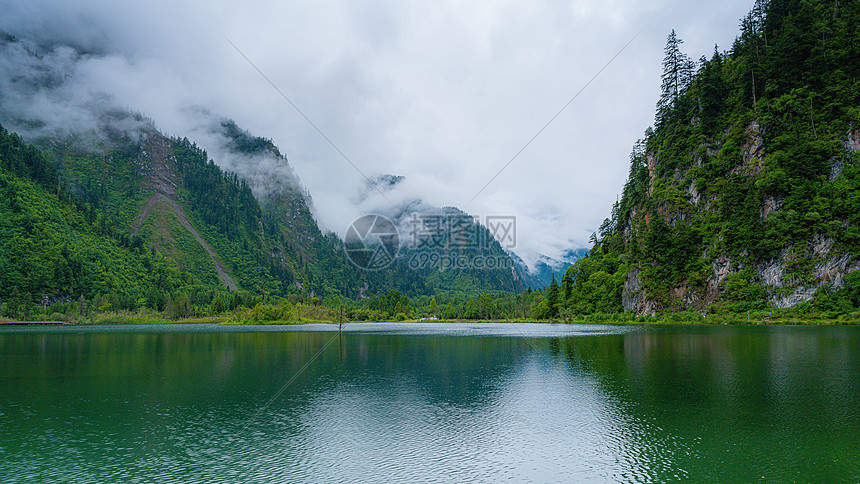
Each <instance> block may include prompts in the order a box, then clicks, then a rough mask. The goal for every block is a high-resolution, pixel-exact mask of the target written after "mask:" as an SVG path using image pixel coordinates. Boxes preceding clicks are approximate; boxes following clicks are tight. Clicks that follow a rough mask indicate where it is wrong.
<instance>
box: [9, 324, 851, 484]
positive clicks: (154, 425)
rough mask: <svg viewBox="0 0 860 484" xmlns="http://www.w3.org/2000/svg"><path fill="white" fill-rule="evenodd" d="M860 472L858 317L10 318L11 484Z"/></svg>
mask: <svg viewBox="0 0 860 484" xmlns="http://www.w3.org/2000/svg"><path fill="white" fill-rule="evenodd" d="M524 481H525V482H575V481H587V482H594V481H597V482H601V481H608V482H617V481H621V482H631V481H632V482H665V481H702V482H754V481H764V482H794V481H797V482H860V327H838V326H837V327H765V326H757V327H741V326H720V327H712V326H602V325H587V326H585V325H550V324H517V325H512V324H423V323H418V324H393V323H391V324H389V323H373V324H369V323H368V324H350V325H347V326H346V327H345V329H344V331H343V332H342V333H340V334H339V333H338V332H337V327H336V326H330V325H309V326H294V327H261V328H247V327H224V326H207V325H182V326H179V325H169V326H112V327H53V328H45V327H41V328H21V327H17V328H9V327H6V328H0V482H3V483H6V482H21V483H36V482H58V483H59V482H62V483H66V482H82V483H83V482H86V483H90V482H98V483H104V482H122V483H134V482H158V483H173V482H176V483H180V482H181V483H186V482H205V483H208V484H212V483H221V482H224V483H228V482H229V483H233V482H255V483H270V482H524Z"/></svg>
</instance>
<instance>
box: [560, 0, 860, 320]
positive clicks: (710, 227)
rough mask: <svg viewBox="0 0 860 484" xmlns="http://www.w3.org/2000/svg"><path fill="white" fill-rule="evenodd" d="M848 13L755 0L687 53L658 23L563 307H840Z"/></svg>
mask: <svg viewBox="0 0 860 484" xmlns="http://www.w3.org/2000/svg"><path fill="white" fill-rule="evenodd" d="M858 18H860V3H858V2H831V1H824V0H770V1H762V0H759V1H757V2H756V4H755V6H754V8H753V10H752V11H751V12H750V14H749V15H748V16H747V17H745V18H744V19H743V20H742V21H741V34H740V36H739V37H738V38H737V40H736V41H735V43H734V45H733V46H732V49H731V50H730V51H729V52H726V53H721V52H718V51H715V52H714V54H713V56H712V57H711V58H710V59H706V58H704V57H703V58H702V59H701V60H700V61H699V63H698V67H697V68H696V66H695V64H694V63H693V62H691V61H690V60H689V59H688V58H686V56H685V55H683V53H682V52H681V51H680V45H681V41H680V39H678V38H677V37H676V36H675V33H674V32H672V35H670V37H669V41H668V42H667V46H666V60H665V62H664V77H663V93H662V96H661V99H660V103H658V112H657V123H656V127H655V128H654V129H653V130H652V129H649V130H648V131H647V132H646V137H645V139H644V140H643V141H641V142H640V143H638V144H637V146H636V147H634V150H633V153H632V155H631V167H630V177H629V179H628V182H627V184H626V185H625V187H624V192H623V196H622V198H621V200H620V202H619V203H618V204H617V205H616V206H615V207H614V208H613V213H612V216H611V217H610V218H608V219H607V220H606V222H605V223H604V224H603V226H602V227H601V232H600V234H599V241H598V243H597V244H596V245H595V247H594V249H593V250H592V252H591V255H590V256H589V257H588V258H586V259H583V260H582V261H581V262H579V263H578V264H576V265H575V266H574V267H573V268H572V269H571V270H570V273H569V275H570V277H571V278H573V280H575V284H573V288H572V290H571V293H570V295H569V299H568V301H567V306H568V307H569V308H571V310H572V311H574V312H589V311H610V312H611V311H620V310H621V309H624V310H629V311H634V312H637V313H649V314H650V313H661V312H667V311H681V310H688V309H692V310H698V311H703V310H705V309H706V308H710V309H712V310H718V309H720V308H727V309H732V310H737V311H745V310H748V309H755V308H763V307H766V306H767V305H770V306H773V307H793V306H797V305H799V304H800V305H802V306H803V307H812V306H814V307H816V308H817V309H818V310H846V309H847V308H850V307H852V305H854V306H855V307H856V304H857V303H858V302H860V301H854V300H853V299H852V298H855V296H854V295H853V294H854V292H853V291H855V290H856V287H857V279H858V278H857V274H858V273H857V272H855V271H857V269H858V268H860V261H858V259H857V256H856V254H857V250H858V249H860V163H858V147H860V145H858V141H857V140H858V138H860V85H858V75H860V61H858V59H860V30H858V27H857V23H858V22H857V19H858ZM855 299H856V298H855Z"/></svg>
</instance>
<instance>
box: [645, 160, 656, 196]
mask: <svg viewBox="0 0 860 484" xmlns="http://www.w3.org/2000/svg"><path fill="white" fill-rule="evenodd" d="M645 164H646V166H647V167H648V196H651V194H652V193H653V192H654V182H656V181H657V155H655V154H654V152H652V151H649V152H648V153H647V154H646V155H645Z"/></svg>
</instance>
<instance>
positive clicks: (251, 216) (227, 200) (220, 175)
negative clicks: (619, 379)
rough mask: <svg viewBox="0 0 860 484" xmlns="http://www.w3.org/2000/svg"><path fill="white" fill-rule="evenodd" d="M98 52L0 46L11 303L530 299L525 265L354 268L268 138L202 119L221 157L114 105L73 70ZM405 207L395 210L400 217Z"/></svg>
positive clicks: (129, 305)
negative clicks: (267, 297)
mask: <svg viewBox="0 0 860 484" xmlns="http://www.w3.org/2000/svg"><path fill="white" fill-rule="evenodd" d="M89 55H92V54H84V53H80V52H77V51H75V50H74V49H72V48H71V47H68V46H53V47H51V48H48V49H47V50H45V49H44V48H40V47H36V46H33V45H30V44H27V43H25V42H23V41H20V40H18V39H15V38H13V37H11V36H3V38H2V39H0V61H2V64H3V65H4V66H5V68H4V73H3V75H0V123H2V124H3V129H2V133H0V180H2V186H0V190H4V192H3V194H4V196H3V203H2V204H0V211H2V222H0V302H2V303H5V304H7V309H8V308H9V307H18V306H21V307H25V306H27V305H28V304H30V303H39V302H44V303H45V304H47V303H50V302H51V301H54V300H62V301H70V300H75V301H77V300H78V299H80V300H81V303H82V304H83V303H84V302H89V303H95V304H96V306H98V307H102V306H104V307H110V308H114V309H128V310H133V309H137V308H143V307H147V308H151V309H155V310H159V311H161V310H165V308H166V307H168V306H170V307H173V308H175V307H176V306H177V304H179V305H181V306H182V307H190V306H195V305H201V306H202V305H206V306H208V305H210V304H213V302H214V301H215V300H218V299H220V300H221V301H222V302H221V303H219V304H220V305H222V306H224V305H226V306H233V307H235V306H237V305H246V306H248V305H253V304H250V302H249V298H250V297H251V296H254V297H258V298H259V297H261V296H262V295H263V294H271V295H276V296H282V297H287V296H289V297H290V298H291V299H293V300H310V299H311V298H313V297H315V296H317V297H320V298H321V297H325V296H346V297H350V298H362V297H365V296H369V295H372V294H379V293H383V294H385V293H388V292H389V291H390V290H400V291H402V292H403V293H404V294H409V295H421V294H430V295H432V294H448V295H458V294H478V293H480V292H482V291H491V292H511V291H520V290H522V288H523V287H522V285H521V284H519V282H518V280H517V279H516V273H515V271H514V270H513V269H512V267H513V264H509V265H507V266H506V267H504V268H500V269H495V270H485V269H483V268H481V269H477V270H473V269H459V268H451V267H439V266H434V265H432V264H431V265H426V264H425V265H422V266H420V267H418V266H415V264H414V263H410V257H413V256H415V254H416V251H414V250H411V249H410V248H409V247H408V246H407V244H405V242H406V241H404V248H403V250H402V251H401V255H400V256H399V257H398V258H397V259H396V260H395V261H394V263H393V264H392V265H391V266H390V267H387V268H385V269H384V270H378V271H367V270H364V269H363V268H360V267H357V266H356V265H354V264H352V263H351V262H350V261H349V259H348V258H347V256H346V254H345V252H344V249H343V242H342V241H341V240H339V239H338V237H337V236H335V235H334V234H330V233H329V234H324V233H322V232H321V230H320V229H319V227H318V225H317V223H316V222H315V220H314V218H313V215H312V211H311V204H312V201H311V198H310V195H309V194H308V193H307V191H306V190H305V189H304V188H303V187H302V186H301V184H300V181H299V180H298V177H297V176H296V175H295V173H294V172H293V171H292V169H291V168H290V166H289V163H288V161H287V159H286V157H285V156H283V155H282V154H281V153H280V151H279V150H278V148H277V147H276V146H275V145H274V144H273V143H272V142H271V140H267V139H264V138H259V137H256V136H253V135H251V134H250V133H248V132H246V131H244V130H242V129H241V128H240V127H238V126H237V125H236V123H234V122H233V121H231V120H229V119H227V118H221V117H217V116H215V115H213V114H211V113H209V112H207V111H205V110H193V111H192V112H191V114H190V115H192V116H195V117H196V119H197V120H198V124H200V125H201V126H204V128H203V129H202V130H198V131H197V132H196V133H193V134H194V135H198V136H202V137H205V138H206V139H207V141H208V142H209V145H211V146H214V147H215V148H214V149H215V151H214V152H213V153H211V154H210V153H207V152H206V151H204V150H203V149H202V148H201V147H200V146H199V145H198V144H196V143H195V142H194V141H193V140H190V139H188V138H186V137H173V138H172V137H168V136H166V135H164V134H163V133H161V132H160V131H159V130H158V128H157V127H156V126H155V125H154V123H153V122H152V121H151V120H149V119H147V118H146V117H144V116H142V115H139V114H133V113H130V112H128V111H127V110H125V109H122V108H119V107H117V106H116V105H115V104H114V103H113V102H112V101H111V99H110V97H109V96H107V95H104V94H101V93H97V94H95V95H93V94H89V93H84V94H81V93H80V92H78V91H75V90H74V86H73V85H72V84H73V82H74V65H75V62H78V61H80V60H81V59H83V58H86V57H87V56H89ZM46 106H47V107H46ZM7 129H8V130H9V131H7ZM12 130H15V131H19V132H21V133H22V136H23V137H22V136H19V135H17V134H15V133H12V132H10V131H12ZM411 208H412V209H414V208H416V207H411ZM419 208H420V209H422V210H425V211H426V210H429V208H428V207H424V206H421V207H419ZM407 209H410V207H402V210H401V213H398V214H396V215H397V217H398V218H397V219H398V220H400V221H401V222H403V221H405V219H406V218H407V217H409V216H410V213H411V212H409V211H408V210H407ZM432 210H435V211H437V212H439V215H445V216H446V217H448V216H450V217H460V218H463V217H465V218H468V216H467V215H466V214H464V213H462V212H459V211H457V210H456V209H436V208H432ZM467 225H468V226H469V229H470V231H471V232H473V233H476V234H479V235H480V236H481V239H482V240H485V241H486V242H487V245H486V247H481V248H473V249H475V250H474V251H473V252H472V253H470V255H482V256H493V257H495V258H497V259H507V260H508V261H510V257H509V256H508V255H507V254H506V253H505V252H504V250H503V249H502V248H501V246H500V245H499V244H498V242H496V241H495V240H494V239H493V238H492V236H490V235H489V233H488V232H487V230H486V228H485V227H483V226H480V225H478V224H474V223H472V222H470V223H469V224H467ZM469 250H471V248H470V249H469ZM446 251H448V252H446V253H452V252H451V251H453V252H456V253H463V250H461V249H458V248H453V249H450V250H448V249H446ZM466 252H468V250H467V251H466ZM177 299H179V303H177ZM10 304H11V306H9V305H10ZM8 312H9V314H15V313H16V312H15V311H8ZM180 312H181V311H180Z"/></svg>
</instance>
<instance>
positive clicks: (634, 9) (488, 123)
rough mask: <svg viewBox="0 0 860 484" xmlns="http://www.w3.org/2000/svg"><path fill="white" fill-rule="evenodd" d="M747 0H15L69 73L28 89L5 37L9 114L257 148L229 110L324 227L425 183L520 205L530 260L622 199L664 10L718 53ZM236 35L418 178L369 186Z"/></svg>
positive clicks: (298, 91)
mask: <svg viewBox="0 0 860 484" xmlns="http://www.w3.org/2000/svg"><path fill="white" fill-rule="evenodd" d="M751 3H752V2H751V1H749V0H745V1H739V0H729V1H728V2H721V3H718V4H712V3H705V2H683V1H681V0H659V1H657V2H646V3H643V2H634V1H632V0H613V1H610V2H606V1H597V0H593V1H592V0H580V1H576V2H569V3H564V2H562V3H559V2H551V1H539V2H526V3H523V2H514V1H495V0H494V1H490V0H486V1H478V2H470V3H468V4H464V3H462V2H456V1H453V0H451V1H443V2H434V3H420V2H389V1H371V2H361V3H355V2H347V1H345V0H344V1H341V0H329V1H323V2H306V3H303V2H288V3H286V4H278V5H275V6H273V5H271V4H270V3H268V2H260V1H251V2H245V3H241V4H237V3H236V2H224V1H215V2H203V1H197V0H182V1H178V2H176V1H172V2H167V1H155V2H146V3H145V4H128V5H125V4H122V5H120V4H116V3H115V2H108V1H106V0H84V1H80V2H73V3H69V2H65V1H60V0H31V1H29V2H16V1H11V0H0V10H2V11H3V12H4V15H3V17H2V19H0V29H2V30H4V31H7V32H10V33H11V34H13V35H16V36H18V37H20V38H22V39H26V40H27V41H28V42H31V43H32V45H33V46H34V48H40V49H42V50H43V52H44V53H45V54H44V55H45V56H46V57H45V58H44V60H45V62H46V63H48V64H51V65H55V66H57V71H58V72H62V73H63V76H65V77H62V78H61V79H60V83H59V84H58V85H59V86H60V87H59V88H57V89H52V90H44V91H42V92H37V93H35V94H34V93H33V92H25V91H21V90H20V89H19V90H16V89H14V88H12V87H10V85H9V82H10V81H9V78H15V76H16V75H22V71H20V70H15V69H16V68H18V67H22V66H23V67H27V65H26V62H23V61H22V59H21V55H19V54H21V53H20V52H19V53H15V52H11V51H8V50H7V51H4V53H3V56H2V59H0V62H2V63H3V64H2V66H0V68H3V69H4V70H3V72H4V73H5V74H4V75H3V77H4V79H3V80H0V96H2V99H0V103H2V106H3V108H4V110H5V111H4V116H6V117H7V119H4V120H2V121H3V122H4V123H8V122H9V119H8V117H9V116H12V117H17V118H18V121H21V120H23V119H24V118H26V117H31V118H34V119H40V120H42V122H43V123H44V124H43V125H29V126H27V125H25V124H24V123H21V125H22V126H24V127H25V128H27V129H30V130H32V131H31V134H35V133H38V132H39V130H48V129H55V130H62V129H64V128H65V129H68V127H70V126H74V127H75V129H98V128H99V126H100V123H101V122H102V121H101V120H100V119H99V116H97V115H94V114H93V113H99V112H101V113H104V112H110V110H111V108H112V107H116V108H120V109H129V110H131V111H134V112H140V113H143V114H144V115H145V116H146V117H148V118H151V119H152V120H153V122H154V123H155V125H156V126H158V127H159V128H160V129H162V130H163V131H165V132H166V133H167V134H170V135H176V136H187V137H189V138H190V139H193V140H196V141H197V142H198V144H200V145H201V146H203V147H204V148H205V149H207V151H208V152H209V153H210V156H212V157H213V158H214V159H215V161H216V162H217V163H219V164H221V165H222V166H224V167H225V168H227V169H231V170H234V171H238V172H241V170H242V168H243V167H244V166H246V165H247V164H248V160H242V159H240V158H237V157H235V156H233V155H231V154H230V153H229V150H225V149H224V146H223V139H219V137H218V136H216V135H213V133H212V132H211V130H210V129H209V127H210V125H208V124H207V123H210V122H211V121H212V120H211V119H208V118H206V117H203V118H201V117H199V116H197V115H195V114H194V113H195V112H196V113H198V114H199V112H200V111H199V110H200V109H202V110H205V111H206V112H209V113H214V114H213V115H212V117H214V119H220V116H229V117H230V118H232V119H235V120H236V122H237V124H238V125H239V126H241V127H243V128H245V129H248V130H249V131H250V132H252V133H254V134H255V135H258V136H263V137H265V138H269V139H272V140H273V141H274V143H275V144H276V145H277V146H278V147H279V148H280V150H281V151H282V152H283V153H284V154H285V155H287V156H288V157H289V160H290V164H291V165H292V167H293V168H294V170H295V172H296V175H297V176H298V177H299V178H300V179H301V182H302V183H303V184H304V185H305V186H306V187H307V188H308V190H309V191H310V193H311V194H312V195H313V199H314V203H315V214H316V216H317V218H318V220H319V222H320V224H321V225H322V226H323V227H324V228H327V229H330V230H333V231H335V232H338V233H341V234H342V232H343V231H344V230H345V228H346V227H347V226H348V225H349V223H350V222H351V221H352V220H353V219H354V218H356V217H357V216H359V215H361V214H362V213H366V212H367V211H372V210H378V211H380V212H385V211H386V205H387V204H391V203H394V204H395V205H396V204H400V203H407V202H409V201H413V200H423V201H425V202H426V203H428V204H432V205H435V206H447V205H451V206H458V207H460V208H464V209H466V210H467V211H469V212H471V213H474V214H476V215H480V216H486V215H514V216H516V217H517V219H518V224H519V240H518V248H517V250H518V253H519V254H520V255H522V257H523V258H524V259H525V260H526V261H529V262H532V261H534V260H536V258H537V256H538V254H546V255H550V256H557V255H559V254H561V253H562V252H563V251H565V250H567V249H571V248H577V247H584V246H587V245H588V236H589V235H590V233H591V232H593V231H595V230H597V227H598V226H599V225H600V223H601V222H602V220H603V218H605V217H606V216H608V214H609V212H610V208H611V205H612V203H613V202H615V200H616V198H617V196H618V193H619V192H620V190H621V188H622V185H623V183H624V181H625V177H626V175H627V168H628V167H627V160H628V154H629V151H630V147H631V146H632V144H633V143H634V142H635V141H636V139H637V138H639V137H641V136H642V133H643V132H644V130H645V128H647V127H648V125H649V124H650V123H651V122H652V119H653V112H654V103H655V101H656V99H657V96H658V91H659V84H660V78H659V76H660V61H661V60H662V49H663V45H664V43H665V38H666V35H667V33H668V32H669V30H671V29H672V28H675V29H676V30H677V31H678V34H679V36H680V37H682V38H684V39H686V40H687V43H686V44H685V46H684V47H685V50H686V52H688V54H689V55H690V56H691V57H693V58H698V57H699V56H700V55H709V54H710V52H711V51H712V49H713V44H714V43H719V44H720V45H721V46H724V47H728V46H729V45H730V44H731V41H732V40H733V39H734V36H735V34H736V31H737V20H738V19H739V18H740V17H741V16H743V15H744V14H745V13H746V11H747V10H748V9H749V8H750V7H751ZM637 33H638V34H639V35H638V37H637V38H636V40H635V41H634V42H633V43H632V44H631V45H630V46H629V47H628V48H627V49H626V50H625V51H624V52H623V53H621V54H620V55H619V56H618V58H617V59H616V61H615V62H613V63H612V64H611V65H610V66H609V67H608V68H607V69H606V70H605V71H604V72H603V73H602V74H601V75H600V77H598V78H597V79H596V80H595V81H594V83H593V84H592V85H590V86H589V87H588V88H587V89H586V90H585V91H584V92H583V93H582V94H581V95H580V96H579V97H578V98H577V99H576V100H575V101H574V102H573V103H572V104H571V105H570V106H569V107H568V109H567V110H566V111H565V112H564V113H562V114H561V115H560V116H559V117H558V118H557V119H556V120H555V121H554V122H553V123H552V124H551V125H550V126H549V127H548V128H547V129H546V130H545V131H544V132H543V133H542V134H541V136H540V137H538V138H537V139H536V140H535V141H534V142H533V143H532V144H531V145H530V146H529V147H528V148H527V149H526V150H525V151H523V152H522V153H521V154H520V155H519V156H518V157H517V159H516V160H514V161H513V162H512V163H511V164H510V166H509V167H508V168H507V169H505V170H504V171H503V172H502V173H501V174H499V176H498V177H497V178H496V179H495V181H494V182H493V183H492V184H491V185H489V186H488V187H487V188H486V190H484V191H483V193H481V195H480V196H479V197H478V198H476V199H475V200H474V201H473V202H471V203H469V201H470V200H471V199H472V197H474V195H475V194H476V193H478V191H479V190H481V188H482V187H483V186H484V185H485V184H486V183H487V182H488V181H489V180H490V179H491V178H492V177H493V176H494V175H495V174H496V173H497V172H498V171H499V170H500V169H501V168H502V167H503V166H504V165H505V164H506V163H508V162H509V161H510V160H511V159H512V158H513V157H514V155H515V154H516V153H517V152H518V151H519V150H520V149H522V148H523V146H524V145H525V144H526V143H527V142H528V141H529V140H530V139H531V137H532V136H534V135H535V133H537V132H538V130H539V129H541V127H542V126H543V125H544V124H545V123H546V122H547V121H548V120H549V119H551V118H552V117H553V116H554V115H555V114H556V113H557V112H558V110H559V109H560V108H561V107H562V106H564V104H565V103H567V102H568V101H569V100H570V99H571V97H572V96H573V95H574V94H575V93H576V92H577V91H578V90H579V89H580V88H582V86H584V85H585V84H586V83H587V82H588V81H589V80H590V79H591V77H592V76H593V75H594V74H595V73H597V72H598V71H599V70H600V69H601V68H602V67H603V66H604V65H605V63H606V62H607V61H608V60H609V59H610V58H612V56H613V55H615V54H616V53H617V52H618V50H619V49H620V48H621V47H622V46H623V45H624V44H625V43H626V42H627V41H629V40H630V39H631V38H632V37H633V36H634V35H636V34H637ZM224 37H227V38H229V39H230V41H232V42H233V43H235V44H236V46H238V47H239V49H241V51H242V53H243V54H244V55H246V56H247V57H248V58H249V59H251V60H252V61H253V63H254V64H255V66H256V67H257V68H259V69H260V70H261V71H263V72H264V73H265V74H266V75H267V76H268V77H269V79H271V80H272V82H274V83H275V84H276V85H277V86H278V87H279V88H280V89H281V91H282V92H283V93H284V94H285V95H286V96H288V97H289V98H290V100H291V101H293V102H294V103H295V104H296V105H297V106H298V107H299V108H300V109H301V110H302V112H303V113H304V114H305V115H307V116H308V117H309V118H310V119H311V120H313V122H314V123H315V124H316V125H317V127H318V128H319V129H320V130H321V131H323V132H324V133H325V135H326V136H327V137H328V138H329V139H330V140H331V141H332V142H333V143H334V144H335V145H336V146H337V148H338V149H340V150H341V151H342V152H343V153H344V154H345V155H346V156H347V157H348V158H349V160H350V161H351V162H352V163H354V164H355V165H356V166H357V167H358V168H359V169H360V170H361V171H362V172H363V173H364V174H365V175H366V176H367V177H369V178H374V177H377V176H380V175H384V174H394V175H403V176H405V178H404V180H403V181H402V182H401V183H399V184H398V185H397V186H396V187H394V188H393V189H391V190H390V191H388V192H386V197H385V198H384V197H382V196H377V195H378V194H377V195H373V193H371V195H369V196H366V197H365V198H364V199H363V200H362V202H361V203H356V202H355V201H356V197H360V196H361V194H362V190H365V188H366V184H367V181H366V180H365V178H364V177H363V176H362V175H361V174H359V173H358V172H357V171H356V170H355V169H354V168H353V167H352V166H350V163H349V162H347V161H346V160H344V159H343V158H342V157H341V156H340V154H339V153H338V152H337V151H336V150H335V149H333V148H332V146H331V145H329V143H328V142H327V141H326V140H325V139H323V138H322V137H321V136H320V135H319V134H318V133H317V132H316V131H315V130H314V128H312V127H311V126H310V125H309V124H308V123H307V121H305V119H303V118H302V116H300V115H299V114H298V113H297V112H295V111H294V110H293V108H292V107H291V106H290V105H289V104H288V103H287V102H286V101H285V100H284V99H283V98H282V97H281V96H280V94H278V93H277V92H276V91H275V90H274V89H272V87H271V86H270V85H269V84H268V83H267V82H266V81H265V80H264V79H263V78H262V77H261V76H260V75H259V74H258V73H257V72H256V70H255V69H254V68H253V67H252V66H250V65H249V64H248V63H247V61H246V60H245V59H244V58H242V56H241V55H239V53H237V52H236V51H235V50H234V49H233V47H232V46H231V45H230V44H229V43H227V42H226V41H225V39H224ZM63 45H70V46H73V47H74V48H75V49H74V50H73V49H70V48H66V47H62V46H63ZM81 53H83V54H81ZM18 61H22V62H21V63H19V64H15V63H16V62H18ZM10 63H11V64H10ZM16 65H17V67H15V66H16ZM10 66H11V67H10ZM31 67H32V66H29V67H27V68H31ZM43 74H44V75H47V76H49V77H50V74H46V73H43ZM23 75H27V74H26V68H25V69H24V72H23ZM100 103H101V104H100ZM95 108H97V109H95ZM132 121H133V120H130V121H129V122H132ZM129 129H131V130H133V129H134V126H130V127H129ZM231 156H232V157H231ZM273 166H275V167H276V166H277V165H273ZM386 198H387V200H386ZM389 210H390V209H389Z"/></svg>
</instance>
